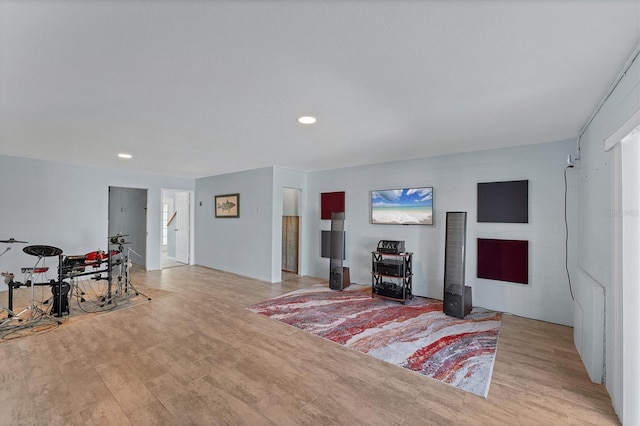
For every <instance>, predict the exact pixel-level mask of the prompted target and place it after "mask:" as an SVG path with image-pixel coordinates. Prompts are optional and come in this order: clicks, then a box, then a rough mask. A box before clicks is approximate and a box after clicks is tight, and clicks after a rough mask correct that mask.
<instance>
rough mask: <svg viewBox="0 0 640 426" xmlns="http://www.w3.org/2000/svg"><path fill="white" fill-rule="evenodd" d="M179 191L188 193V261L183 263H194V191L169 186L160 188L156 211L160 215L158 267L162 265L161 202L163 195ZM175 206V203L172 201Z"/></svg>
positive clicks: (171, 194) (170, 194)
mask: <svg viewBox="0 0 640 426" xmlns="http://www.w3.org/2000/svg"><path fill="white" fill-rule="evenodd" d="M179 192H182V193H187V194H189V232H188V233H187V235H188V238H189V243H188V244H189V262H188V263H186V264H185V265H194V259H195V238H194V237H195V233H194V224H195V192H194V191H189V190H184V189H171V188H161V189H160V205H159V207H158V212H159V215H160V240H161V244H159V246H158V250H159V255H160V269H163V267H162V204H163V202H164V198H165V196H173V195H175V194H177V193H179ZM174 207H175V203H174Z"/></svg>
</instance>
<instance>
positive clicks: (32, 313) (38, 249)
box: [16, 246, 62, 324]
mask: <svg viewBox="0 0 640 426" xmlns="http://www.w3.org/2000/svg"><path fill="white" fill-rule="evenodd" d="M23 251H24V252H25V253H27V254H30V255H32V256H37V257H38V260H37V261H36V264H35V265H34V266H33V269H32V270H31V277H30V278H31V297H30V300H29V306H28V307H26V308H25V309H23V310H22V311H20V312H19V313H18V314H16V317H18V318H20V317H21V316H22V315H23V314H26V313H27V312H29V316H28V317H27V318H26V321H31V320H34V319H40V318H42V317H47V318H49V319H51V320H53V321H55V322H56V323H58V324H62V322H61V321H60V320H59V319H57V318H55V317H53V316H52V315H51V314H49V313H48V312H47V311H45V310H44V309H42V308H40V306H38V305H36V300H35V287H36V285H35V284H36V283H35V282H34V274H35V271H36V269H38V265H39V264H40V262H41V261H42V260H43V259H44V258H45V257H49V256H57V255H58V254H60V253H62V250H60V249H59V248H56V247H51V246H28V247H25V248H24V249H23ZM38 315H39V316H38Z"/></svg>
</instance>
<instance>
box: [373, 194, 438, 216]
mask: <svg viewBox="0 0 640 426" xmlns="http://www.w3.org/2000/svg"><path fill="white" fill-rule="evenodd" d="M371 223H373V224H382V225H433V187H431V186H425V187H416V188H402V189H387V190H382V191H371Z"/></svg>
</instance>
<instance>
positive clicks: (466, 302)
mask: <svg viewBox="0 0 640 426" xmlns="http://www.w3.org/2000/svg"><path fill="white" fill-rule="evenodd" d="M456 287H458V288H457V289H452V288H449V289H448V290H449V291H447V289H445V292H444V302H443V304H442V310H443V312H444V313H445V314H447V315H451V316H452V317H458V318H464V317H465V316H467V315H469V313H470V312H471V287H469V286H465V287H464V293H463V294H461V293H462V292H461V291H460V289H459V287H460V286H456Z"/></svg>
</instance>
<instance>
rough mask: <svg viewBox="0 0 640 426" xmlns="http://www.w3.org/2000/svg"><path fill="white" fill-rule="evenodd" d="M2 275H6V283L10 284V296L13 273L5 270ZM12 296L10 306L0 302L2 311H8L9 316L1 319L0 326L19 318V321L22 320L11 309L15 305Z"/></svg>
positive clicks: (10, 294) (10, 293) (0, 310)
mask: <svg viewBox="0 0 640 426" xmlns="http://www.w3.org/2000/svg"><path fill="white" fill-rule="evenodd" d="M2 276H3V277H4V283H5V284H6V285H7V286H9V292H8V294H9V296H12V293H13V288H12V287H13V274H12V273H10V272H3V273H2ZM11 305H12V303H11V297H9V307H8V308H7V307H5V306H4V305H3V304H2V303H0V312H6V313H7V317H6V318H4V319H2V320H0V326H3V325H5V324H8V323H10V322H12V321H14V320H16V319H17V320H18V321H22V320H21V319H19V318H17V317H16V314H15V313H14V312H13V311H12V310H11V309H10V308H12V307H13V306H11Z"/></svg>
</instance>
